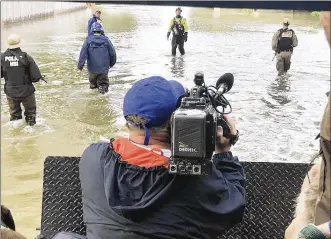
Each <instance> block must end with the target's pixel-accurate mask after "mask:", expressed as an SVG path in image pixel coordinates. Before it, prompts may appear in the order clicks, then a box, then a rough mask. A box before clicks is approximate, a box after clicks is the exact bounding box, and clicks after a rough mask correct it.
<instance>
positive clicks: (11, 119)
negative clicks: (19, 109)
mask: <svg viewBox="0 0 331 239" xmlns="http://www.w3.org/2000/svg"><path fill="white" fill-rule="evenodd" d="M20 119H22V116H21V117H16V116H10V121H14V120H20Z"/></svg>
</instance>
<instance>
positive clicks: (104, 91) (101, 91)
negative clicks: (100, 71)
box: [99, 85, 108, 94]
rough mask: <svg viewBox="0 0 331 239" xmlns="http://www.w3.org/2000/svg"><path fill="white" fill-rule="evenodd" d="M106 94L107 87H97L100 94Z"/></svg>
mask: <svg viewBox="0 0 331 239" xmlns="http://www.w3.org/2000/svg"><path fill="white" fill-rule="evenodd" d="M107 92H108V87H107V86H104V85H101V86H99V93H100V94H105V93H107Z"/></svg>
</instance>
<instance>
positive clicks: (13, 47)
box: [8, 43, 20, 49]
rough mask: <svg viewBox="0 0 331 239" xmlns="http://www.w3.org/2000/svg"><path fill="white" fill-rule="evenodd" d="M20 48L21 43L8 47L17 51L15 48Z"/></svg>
mask: <svg viewBox="0 0 331 239" xmlns="http://www.w3.org/2000/svg"><path fill="white" fill-rule="evenodd" d="M19 47H20V43H18V44H16V45H8V48H9V49H15V48H19Z"/></svg>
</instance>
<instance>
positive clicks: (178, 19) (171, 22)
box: [168, 17, 188, 32]
mask: <svg viewBox="0 0 331 239" xmlns="http://www.w3.org/2000/svg"><path fill="white" fill-rule="evenodd" d="M176 22H177V23H178V24H181V25H182V26H183V28H184V32H188V25H187V21H186V18H184V17H181V18H176V17H174V18H173V19H171V21H170V24H169V28H168V32H171V31H172V28H173V26H174V24H175V23H176Z"/></svg>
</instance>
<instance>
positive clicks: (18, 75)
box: [1, 49, 35, 98]
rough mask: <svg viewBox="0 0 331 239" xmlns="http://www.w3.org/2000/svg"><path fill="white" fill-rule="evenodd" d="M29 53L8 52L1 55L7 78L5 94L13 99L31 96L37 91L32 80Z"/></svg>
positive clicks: (4, 74)
mask: <svg viewBox="0 0 331 239" xmlns="http://www.w3.org/2000/svg"><path fill="white" fill-rule="evenodd" d="M28 64H29V62H28V58H27V53H26V52H22V51H20V50H9V49H8V50H7V51H5V52H4V53H3V54H2V55H1V65H2V70H3V76H4V78H5V89H4V90H5V93H6V94H7V95H9V96H10V97H12V98H21V97H27V96H29V95H31V94H32V93H33V92H34V91H35V89H34V86H33V85H32V82H31V80H30V74H29V65H28Z"/></svg>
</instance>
